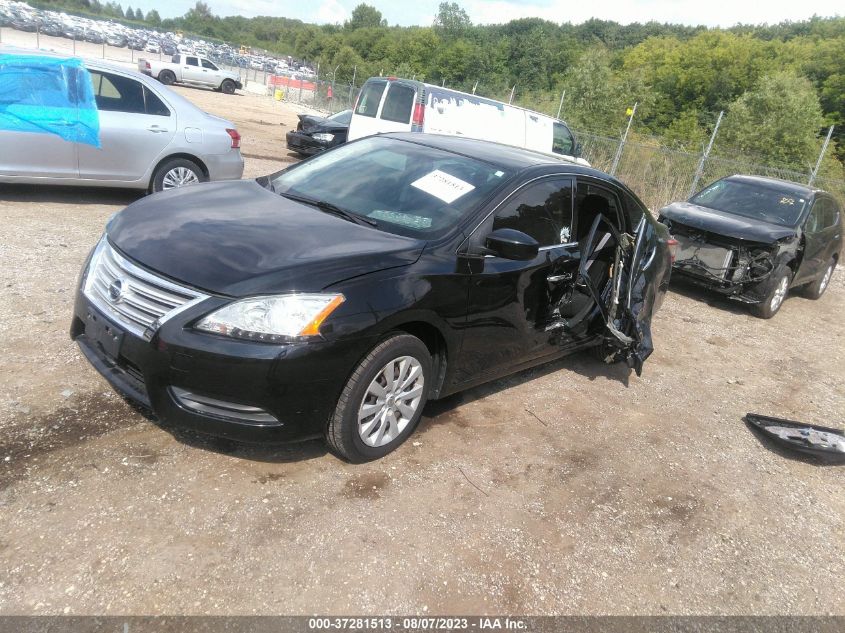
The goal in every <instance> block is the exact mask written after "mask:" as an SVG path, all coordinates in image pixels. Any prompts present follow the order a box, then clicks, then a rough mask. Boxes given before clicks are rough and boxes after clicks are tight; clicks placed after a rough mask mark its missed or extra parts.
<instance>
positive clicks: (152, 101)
mask: <svg viewBox="0 0 845 633" xmlns="http://www.w3.org/2000/svg"><path fill="white" fill-rule="evenodd" d="M144 102H145V103H146V106H147V114H152V115H155V116H170V110H169V109H168V108H167V106H166V105H164V101H162V100H161V99H159V98H158V96H157V95H156V94H155V93H154V92H153V91H152V90H150V89H149V88H147V87H146V86H144Z"/></svg>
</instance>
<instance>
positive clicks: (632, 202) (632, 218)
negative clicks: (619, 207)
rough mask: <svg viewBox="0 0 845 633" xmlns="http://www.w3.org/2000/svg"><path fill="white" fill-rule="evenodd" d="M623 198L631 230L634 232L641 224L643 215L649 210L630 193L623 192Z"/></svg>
mask: <svg viewBox="0 0 845 633" xmlns="http://www.w3.org/2000/svg"><path fill="white" fill-rule="evenodd" d="M622 197H623V199H624V201H625V211H626V212H627V215H628V220H629V222H630V223H631V229H632V230H633V229H634V228H636V227H637V225H638V224H639V223H640V220H642V218H643V215H645V214H646V213H648V209H646V208H645V205H644V204H643V203H642V202H640V201H639V200H637V199H636V198H635V197H634V196H632V195H629V194H628V192H623V194H622Z"/></svg>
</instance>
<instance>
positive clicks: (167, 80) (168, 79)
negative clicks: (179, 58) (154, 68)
mask: <svg viewBox="0 0 845 633" xmlns="http://www.w3.org/2000/svg"><path fill="white" fill-rule="evenodd" d="M158 80H159V81H160V82H161V83H163V84H164V85H165V86H172V85H173V83H174V82H175V81H176V75H174V74H173V73H172V72H171V71H169V70H162V71H161V72H160V73H159V74H158Z"/></svg>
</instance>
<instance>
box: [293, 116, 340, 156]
mask: <svg viewBox="0 0 845 633" xmlns="http://www.w3.org/2000/svg"><path fill="white" fill-rule="evenodd" d="M298 116H299V123H297V125H296V130H291V131H290V132H288V133H287V135H286V138H287V144H288V149H290V150H293V151H294V152H297V153H298V154H301V155H303V156H310V155H312V154H317V153H319V152H322V151H325V150H327V149H329V148H330V147H335V146H336V145H341V144H343V143H345V142H346V137H347V135H348V134H349V123H350V121H352V110H343V111H342V112H338V113H337V114H333V115H331V116H330V117H321V116H314V115H313V114H300V115H298Z"/></svg>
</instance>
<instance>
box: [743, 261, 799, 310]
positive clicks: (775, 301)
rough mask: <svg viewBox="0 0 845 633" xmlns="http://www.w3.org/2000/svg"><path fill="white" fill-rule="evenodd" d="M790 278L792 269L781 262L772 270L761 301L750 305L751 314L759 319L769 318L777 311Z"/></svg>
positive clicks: (784, 298)
mask: <svg viewBox="0 0 845 633" xmlns="http://www.w3.org/2000/svg"><path fill="white" fill-rule="evenodd" d="M791 280H792V270H791V269H790V268H789V266H786V265H784V264H781V265H780V266H778V267H777V268H775V269H774V271H772V274H771V276H770V277H769V279H768V281H766V282H765V283H766V286H765V288H764V290H763V292H764V294H763V297H764V298H763V301H761V302H760V303H758V304H755V305H752V306H750V308H749V309H750V310H751V314H753V315H754V316H756V317H759V318H761V319H771V318H772V317H773V316H775V315H776V314H777V313H778V310H780V307H781V306H782V305H783V302H784V301H785V300H786V295H787V293H788V292H789V282H790V281H791Z"/></svg>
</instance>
